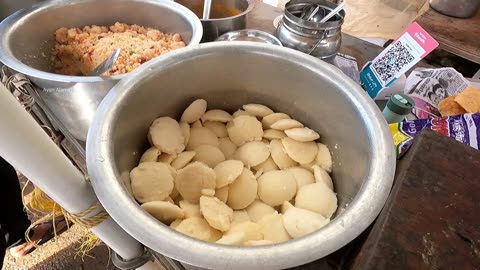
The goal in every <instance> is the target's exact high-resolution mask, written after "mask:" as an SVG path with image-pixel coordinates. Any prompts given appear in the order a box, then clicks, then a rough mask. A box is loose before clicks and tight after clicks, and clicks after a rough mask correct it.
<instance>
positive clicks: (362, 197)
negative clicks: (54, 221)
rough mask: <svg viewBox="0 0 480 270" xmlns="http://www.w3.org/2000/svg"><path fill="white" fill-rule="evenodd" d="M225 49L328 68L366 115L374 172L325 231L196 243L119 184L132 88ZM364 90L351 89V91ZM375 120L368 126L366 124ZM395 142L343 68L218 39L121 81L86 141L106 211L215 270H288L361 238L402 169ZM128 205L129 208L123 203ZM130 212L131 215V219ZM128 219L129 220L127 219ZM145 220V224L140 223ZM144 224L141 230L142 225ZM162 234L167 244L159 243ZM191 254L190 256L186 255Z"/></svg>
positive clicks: (146, 240) (163, 249)
mask: <svg viewBox="0 0 480 270" xmlns="http://www.w3.org/2000/svg"><path fill="white" fill-rule="evenodd" d="M218 50H232V51H237V50H240V51H242V52H243V51H245V52H246V53H248V52H250V53H251V52H255V53H258V54H267V55H274V56H275V57H279V58H280V57H281V58H285V59H292V58H293V59H296V60H297V61H298V62H299V63H301V65H302V66H304V67H306V68H308V69H310V70H312V71H313V70H316V71H317V73H319V71H321V73H322V74H323V76H324V77H325V79H326V80H330V81H332V82H333V81H336V80H341V81H342V82H344V83H345V87H342V88H341V89H340V90H339V91H340V92H342V94H344V95H346V96H348V97H350V100H349V101H350V102H351V103H352V106H355V108H356V109H357V110H358V111H359V112H360V113H361V114H362V115H364V116H365V119H364V121H363V122H364V125H365V126H366V128H367V129H368V130H369V132H368V133H369V138H370V140H371V141H372V142H374V143H373V146H372V161H371V164H372V165H371V166H370V174H369V175H367V176H365V177H366V178H368V179H367V180H366V181H365V182H364V183H363V184H362V187H361V188H360V190H359V192H358V194H357V195H356V196H355V198H354V199H353V201H352V202H351V203H350V204H349V205H348V207H347V208H346V209H345V210H344V211H342V212H341V213H340V214H338V216H337V217H336V218H335V219H333V220H332V221H331V222H330V223H329V224H328V225H327V226H325V227H323V228H322V229H320V230H319V231H317V232H315V233H313V234H310V235H308V236H307V237H303V238H300V239H296V240H291V241H288V242H286V243H282V244H278V245H275V246H260V247H248V248H246V247H229V246H221V245H216V244H210V243H206V242H203V241H199V240H195V239H193V238H190V237H187V236H185V235H182V234H180V233H177V232H175V231H173V230H171V229H170V228H169V227H168V226H165V225H159V224H161V223H160V222H159V221H156V220H155V219H154V218H153V217H151V216H150V215H148V214H147V213H146V212H144V211H138V210H139V209H141V208H140V207H139V205H138V203H136V202H134V201H133V200H132V199H131V198H130V196H129V195H128V194H127V193H126V192H125V190H124V189H123V188H122V185H121V184H120V183H119V181H120V175H119V173H117V172H116V171H117V168H116V166H115V164H114V160H113V158H112V157H109V154H110V153H111V142H109V140H108V137H109V133H110V131H111V130H112V128H113V121H112V119H115V118H116V115H117V114H118V111H119V107H121V106H114V107H113V108H111V106H110V105H111V104H113V103H115V102H117V103H121V102H119V101H123V99H124V98H125V96H128V95H129V93H132V92H131V91H130V90H132V88H134V86H135V85H136V84H137V83H138V82H140V81H142V79H144V78H148V77H149V76H151V75H152V74H153V73H155V72H156V71H158V70H162V69H165V68H168V66H169V65H171V64H172V65H173V64H175V63H176V62H177V61H178V60H180V59H184V58H185V59H186V58H193V57H195V56H198V55H202V54H203V53H205V54H206V55H207V54H209V53H212V52H213V51H218ZM354 89H356V90H358V91H351V90H354ZM366 120H369V121H366ZM371 120H374V121H371ZM395 162H396V158H395V150H394V146H393V140H392V137H391V135H390V132H389V130H388V127H387V125H386V124H385V121H384V119H383V116H382V114H381V112H380V111H379V110H378V108H376V105H375V104H374V103H373V101H372V100H371V99H370V97H369V96H368V95H367V94H366V93H365V92H364V91H363V90H362V89H361V88H360V87H359V86H358V85H357V84H356V83H355V82H353V81H352V80H351V79H350V78H348V77H347V76H346V75H344V74H341V71H340V70H338V69H337V68H335V67H333V66H331V65H329V64H327V63H325V62H323V61H320V60H318V59H316V58H314V57H311V56H308V55H306V54H304V53H301V52H298V51H295V50H291V49H288V48H284V47H279V46H269V45H267V44H262V43H253V42H239V41H231V42H212V43H207V44H200V45H198V46H196V47H193V48H183V49H180V50H177V51H175V52H173V53H171V54H168V55H165V56H162V57H159V58H157V59H155V60H154V61H151V62H149V63H147V65H145V66H142V67H140V68H139V69H137V70H135V71H134V74H132V76H129V77H127V78H125V79H123V80H122V81H120V83H119V84H117V85H116V86H115V87H114V88H113V89H112V90H111V91H110V92H109V93H108V98H105V99H104V100H103V101H102V103H101V105H100V106H99V108H98V110H97V113H96V115H95V117H94V120H93V123H92V125H91V127H90V131H89V134H88V138H87V167H88V171H89V174H90V176H91V182H92V186H93V188H94V190H95V192H96V194H97V196H98V198H99V200H100V202H101V203H102V204H103V206H104V208H105V209H106V210H107V211H108V212H109V214H110V215H111V216H112V218H113V219H114V220H115V221H117V223H119V225H120V226H121V227H122V228H124V229H125V230H126V231H127V232H128V233H129V234H131V235H132V236H133V237H134V238H136V239H137V240H139V241H140V242H141V243H143V244H144V245H146V246H148V247H149V248H151V249H154V250H156V251H157V252H160V253H162V254H163V255H166V256H168V257H171V258H173V259H176V260H179V261H182V262H186V263H189V264H192V265H196V266H200V267H209V268H213V269H283V268H286V267H293V266H297V265H301V264H305V263H307V262H311V261H313V260H316V259H318V258H321V257H324V256H326V255H328V254H330V253H332V252H334V251H336V250H338V249H339V248H341V247H343V246H344V245H346V244H347V243H348V242H350V241H352V240H353V239H354V238H356V237H357V236H358V235H360V233H361V232H362V231H364V230H365V229H366V228H367V227H368V226H369V225H370V224H371V223H372V222H373V220H374V219H375V218H376V217H377V215H378V214H379V213H380V211H381V209H382V207H383V206H384V204H385V202H386V200H387V197H388V195H389V192H390V189H391V187H392V184H393V176H394V172H395ZM119 201H122V202H123V204H122V206H119ZM126 213H128V215H127V214H126ZM126 216H128V218H125V217H126ZM139 220H142V222H141V225H139V222H138V221H139ZM140 226H141V228H140ZM159 235H161V237H162V241H156V240H155V239H156V237H158V236H159ZM186 250H188V252H186Z"/></svg>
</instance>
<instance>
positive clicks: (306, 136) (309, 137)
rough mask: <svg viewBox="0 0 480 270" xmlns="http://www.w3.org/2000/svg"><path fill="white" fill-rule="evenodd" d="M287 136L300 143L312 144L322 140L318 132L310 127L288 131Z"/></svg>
mask: <svg viewBox="0 0 480 270" xmlns="http://www.w3.org/2000/svg"><path fill="white" fill-rule="evenodd" d="M285 134H287V136H288V137H290V138H292V139H294V140H295V141H298V142H311V141H315V140H316V139H319V138H320V135H318V133H317V132H315V131H314V130H311V129H309V128H308V127H303V128H291V129H286V130H285Z"/></svg>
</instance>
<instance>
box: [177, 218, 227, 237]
mask: <svg viewBox="0 0 480 270" xmlns="http://www.w3.org/2000/svg"><path fill="white" fill-rule="evenodd" d="M175 230H177V232H180V233H183V234H186V235H188V236H190V237H193V238H196V239H199V240H203V241H207V242H215V241H218V240H219V239H220V238H221V237H222V233H221V232H220V231H218V230H215V229H214V228H212V227H211V226H210V225H208V222H207V221H206V220H205V219H203V218H201V217H192V218H187V219H184V220H183V221H182V222H180V224H178V225H177V227H176V228H175Z"/></svg>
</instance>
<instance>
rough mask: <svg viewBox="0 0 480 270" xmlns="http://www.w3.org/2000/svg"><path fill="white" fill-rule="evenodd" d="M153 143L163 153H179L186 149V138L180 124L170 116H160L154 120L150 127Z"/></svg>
mask: <svg viewBox="0 0 480 270" xmlns="http://www.w3.org/2000/svg"><path fill="white" fill-rule="evenodd" d="M149 133H150V136H151V138H152V143H153V144H154V145H155V147H157V148H158V150H160V151H162V153H167V154H179V153H181V152H182V151H183V150H184V149H185V138H184V137H183V133H182V130H181V129H180V125H179V124H178V123H177V121H175V120H174V119H172V118H170V117H160V118H157V119H155V121H153V123H152V125H151V126H150V129H149Z"/></svg>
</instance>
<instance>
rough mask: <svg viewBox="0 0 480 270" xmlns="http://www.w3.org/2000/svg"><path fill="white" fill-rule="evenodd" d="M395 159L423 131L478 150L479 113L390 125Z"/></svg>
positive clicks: (479, 132)
mask: <svg viewBox="0 0 480 270" xmlns="http://www.w3.org/2000/svg"><path fill="white" fill-rule="evenodd" d="M389 126H390V132H392V136H393V142H394V143H395V148H396V152H397V157H400V156H401V155H402V154H404V153H405V152H406V151H407V150H408V148H409V147H410V145H411V144H412V142H413V138H415V136H417V135H418V134H419V133H420V131H422V130H423V129H425V128H427V129H431V130H434V131H436V132H438V133H440V134H443V135H445V136H448V137H450V138H454V139H455V140H457V141H459V142H461V143H464V144H466V145H470V146H471V147H473V148H475V149H480V113H472V114H460V115H454V116H448V117H435V118H432V119H418V120H413V121H405V122H401V123H395V124H390V125H389Z"/></svg>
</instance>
